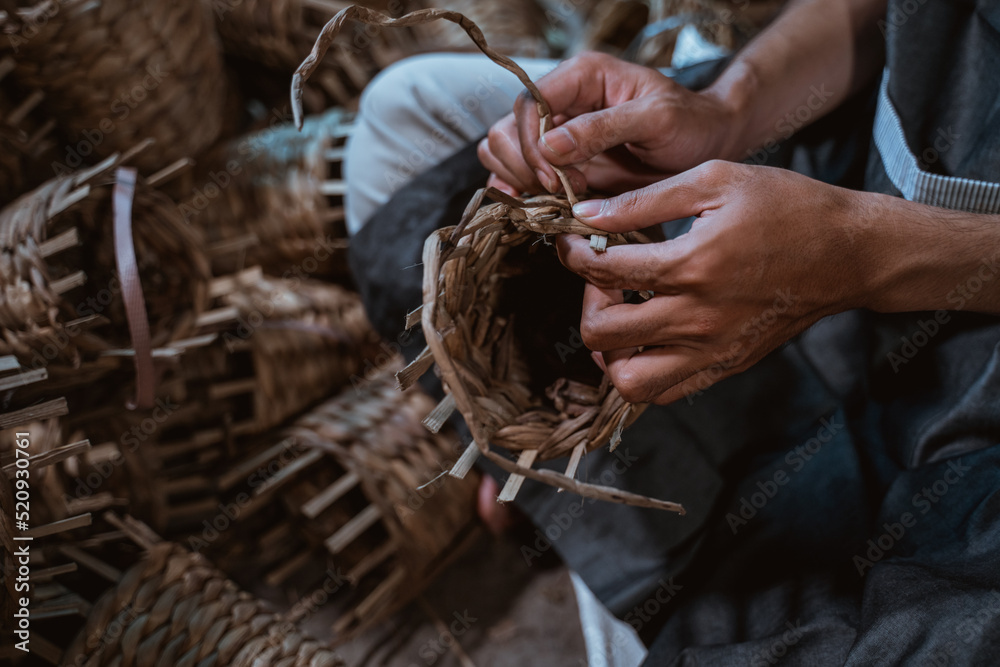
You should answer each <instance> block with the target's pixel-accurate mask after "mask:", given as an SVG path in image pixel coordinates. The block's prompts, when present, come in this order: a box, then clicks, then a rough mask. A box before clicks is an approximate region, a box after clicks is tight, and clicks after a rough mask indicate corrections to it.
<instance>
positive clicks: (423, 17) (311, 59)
mask: <svg viewBox="0 0 1000 667" xmlns="http://www.w3.org/2000/svg"><path fill="white" fill-rule="evenodd" d="M438 20H445V21H451V22H452V23H455V24H457V25H458V26H459V27H460V28H462V30H464V31H465V32H466V33H467V34H468V35H469V37H470V38H471V39H472V41H473V43H475V45H476V46H477V47H478V48H479V50H480V51H482V52H483V53H484V54H485V55H486V57H487V58H489V59H490V60H492V61H493V62H495V63H496V64H497V65H500V67H503V68H504V69H505V70H507V71H508V72H511V73H512V74H514V76H516V77H517V78H518V79H519V80H520V81H521V83H523V84H524V87H525V88H527V89H528V92H529V93H530V94H531V96H532V97H533V98H534V100H535V103H536V104H537V106H538V116H539V121H540V122H539V129H540V130H541V133H542V134H544V133H545V131H546V130H547V129H549V128H551V127H552V111H551V109H550V108H549V104H548V102H546V101H545V98H543V97H542V93H541V91H539V90H538V86H536V85H535V84H534V82H533V81H532V80H531V78H530V77H529V76H528V75H527V73H525V71H524V70H523V69H521V67H520V65H518V64H517V63H516V62H514V61H513V60H511V59H510V58H508V57H507V56H505V55H503V54H502V53H498V52H496V51H494V50H493V49H492V48H490V46H489V45H488V44H487V43H486V38H485V37H483V31H482V30H480V29H479V26H477V25H476V24H475V23H474V22H473V21H472V20H471V19H470V18H469V17H467V16H465V15H464V14H460V13H459V12H453V11H451V10H448V9H418V10H417V11H414V12H410V13H409V14H404V15H403V16H400V17H399V18H392V17H391V16H386V15H385V14H383V13H381V12H377V11H375V10H373V9H368V8H367V7H361V6H358V5H351V6H350V7H345V8H344V9H342V10H340V11H339V12H337V15H336V16H334V17H333V18H332V19H330V20H329V21H328V22H327V24H326V25H324V26H323V30H321V31H320V33H319V37H317V38H316V43H315V44H313V48H312V51H310V52H309V55H308V56H306V59H305V60H303V61H302V64H301V65H299V68H298V69H297V70H295V75H294V76H293V77H292V114H293V116H294V119H295V127H297V128H298V129H299V130H301V129H302V123H303V117H302V91H303V88H304V86H305V83H306V80H307V79H308V78H309V77H310V76H311V75H312V73H313V72H315V71H316V68H317V67H319V64H320V62H322V60H323V56H325V55H326V52H327V51H328V50H329V49H330V46H331V45H332V44H333V40H334V39H336V37H337V35H338V34H340V31H341V29H342V28H343V27H344V24H345V23H347V22H348V21H358V22H360V23H365V24H368V25H376V26H397V27H401V28H402V27H405V26H411V25H420V24H421V23H429V22H431V21H438ZM552 169H553V170H554V171H555V172H556V175H557V176H558V177H559V181H560V183H562V186H563V189H564V190H565V191H566V197H567V198H568V199H569V202H570V205H573V204H575V203H576V202H577V199H576V195H575V194H574V193H573V188H572V187H571V186H570V183H569V179H567V178H566V174H565V173H564V172H563V170H562V169H560V168H559V167H556V166H553V167H552Z"/></svg>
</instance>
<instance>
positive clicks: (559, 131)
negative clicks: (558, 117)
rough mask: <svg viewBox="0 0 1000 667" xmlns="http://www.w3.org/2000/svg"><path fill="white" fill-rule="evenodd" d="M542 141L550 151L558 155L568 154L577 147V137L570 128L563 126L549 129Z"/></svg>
mask: <svg viewBox="0 0 1000 667" xmlns="http://www.w3.org/2000/svg"><path fill="white" fill-rule="evenodd" d="M542 143H543V144H544V145H545V147H546V148H547V149H549V151H550V152H552V153H555V154H556V155H566V154H567V153H569V152H570V151H572V150H573V149H574V148H576V139H574V138H573V135H572V134H570V133H569V130H566V129H564V128H561V127H557V128H556V129H554V130H549V131H548V132H546V133H545V134H543V135H542Z"/></svg>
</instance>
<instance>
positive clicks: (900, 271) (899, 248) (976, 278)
mask: <svg viewBox="0 0 1000 667" xmlns="http://www.w3.org/2000/svg"><path fill="white" fill-rule="evenodd" d="M849 197H850V198H851V199H854V200H856V203H855V204H854V205H853V206H852V208H853V209H854V210H855V211H856V212H855V214H854V215H853V216H851V217H852V218H853V219H849V220H847V221H846V224H845V226H844V228H843V231H844V232H845V240H846V242H847V243H849V244H851V245H852V246H853V247H854V248H856V249H857V257H858V262H859V264H860V266H858V267H856V268H857V270H858V272H859V273H858V275H862V276H864V277H865V285H864V287H863V292H862V294H863V296H862V298H861V300H860V302H859V303H858V304H856V305H860V306H864V307H868V308H871V309H873V310H877V311H881V312H908V311H917V310H939V309H943V310H967V311H972V312H980V313H991V314H1000V215H984V214H976V213H963V212H960V211H950V210H946V209H941V208H937V207H934V206H926V205H924V204H914V203H913V202H908V201H905V200H903V199H900V198H898V197H890V196H888V195H879V194H872V193H852V194H851V195H850V196H849Z"/></svg>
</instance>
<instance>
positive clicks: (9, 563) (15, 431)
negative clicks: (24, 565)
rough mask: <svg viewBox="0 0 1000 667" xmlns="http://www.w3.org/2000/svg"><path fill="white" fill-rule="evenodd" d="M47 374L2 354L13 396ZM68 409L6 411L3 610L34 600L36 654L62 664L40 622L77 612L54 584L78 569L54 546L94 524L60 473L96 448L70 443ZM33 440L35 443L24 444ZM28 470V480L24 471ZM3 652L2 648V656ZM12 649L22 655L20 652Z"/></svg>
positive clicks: (3, 375)
mask: <svg viewBox="0 0 1000 667" xmlns="http://www.w3.org/2000/svg"><path fill="white" fill-rule="evenodd" d="M43 377H44V373H38V372H33V371H28V370H27V369H24V368H21V367H20V366H19V365H18V363H17V360H16V359H15V358H14V357H0V388H2V391H4V392H5V394H6V396H7V397H8V398H11V397H13V398H15V400H16V398H17V397H18V396H19V394H20V388H22V387H24V386H25V385H30V384H32V383H37V382H39V381H40V380H41V379H43ZM66 412H67V403H66V400H65V399H64V398H58V399H50V400H48V401H44V402H33V403H32V404H30V405H28V406H26V407H23V408H20V409H11V410H8V411H5V412H4V413H3V414H0V467H2V470H0V589H2V590H3V591H4V593H3V594H2V595H0V613H3V614H5V618H8V619H13V618H14V616H13V613H14V611H15V605H16V603H17V602H18V601H19V600H20V599H21V598H25V597H27V598H29V599H30V600H31V603H30V614H31V616H30V618H31V619H32V621H31V643H30V646H31V652H32V653H33V654H35V655H37V656H38V657H39V658H42V659H44V660H48V661H49V662H50V663H52V664H56V663H58V661H59V657H60V655H61V652H60V651H59V650H58V648H57V647H56V645H55V644H54V643H52V642H50V641H49V640H47V639H46V638H45V636H44V635H45V634H48V633H47V630H48V628H46V627H45V626H44V625H43V626H41V627H40V626H39V625H38V623H37V621H39V620H41V619H44V618H55V617H58V616H60V615H64V614H66V613H73V611H75V609H74V607H73V605H72V601H71V600H69V599H67V598H66V597H63V596H62V591H61V590H58V589H57V587H54V586H53V585H51V584H50V583H47V582H49V581H50V579H51V578H52V577H53V576H55V575H56V574H57V573H60V572H68V571H71V570H72V568H66V567H62V568H55V569H52V568H50V565H51V563H50V559H49V557H48V554H46V553H45V549H46V545H47V544H49V543H50V542H51V541H52V540H53V539H55V538H56V537H59V536H60V534H63V535H64V534H66V533H67V532H68V531H72V530H75V529H77V528H81V527H84V526H88V525H90V523H91V516H90V514H89V513H88V512H87V511H86V510H82V511H77V510H79V508H74V507H71V506H70V505H68V504H67V503H66V502H65V495H64V487H63V486H61V479H60V478H59V476H58V474H57V471H56V465H55V464H58V463H60V462H62V461H64V460H68V459H70V458H72V457H73V456H76V455H78V454H80V453H82V452H84V451H86V450H87V449H89V447H90V443H89V442H88V441H86V440H84V441H81V442H75V443H70V444H63V442H62V438H61V433H60V425H59V420H60V418H61V417H63V416H64V415H65V414H66ZM25 440H27V445H26V446H22V445H24V443H25ZM24 454H28V455H29V456H27V457H26V456H24ZM25 471H27V474H28V477H27V478H26V479H25V478H24V477H23V475H19V474H18V473H19V472H21V473H23V472H25ZM25 493H26V494H27V496H28V497H27V499H26V498H25V497H24V495H23V494H25ZM15 494H16V495H15ZM26 506H27V508H28V511H27V512H26V513H27V524H28V529H27V530H26V529H25V528H24V527H23V526H22V525H20V522H21V521H23V520H25V519H24V517H23V516H21V514H23V513H25V510H26ZM15 511H16V512H17V514H15ZM15 518H16V519H17V521H15ZM21 537H30V538H32V541H30V542H28V541H18V540H16V539H15V538H21ZM24 546H28V547H29V548H30V550H31V565H30V568H31V573H30V575H31V576H30V578H29V579H28V580H27V585H28V589H27V590H25V589H24V588H23V586H22V585H21V584H23V583H24V582H25V579H24V578H21V579H20V580H18V577H19V573H18V569H19V568H18V565H19V563H20V558H19V557H18V558H15V557H14V554H15V550H16V549H18V548H19V547H24ZM17 606H19V605H17ZM5 632H7V630H5ZM11 644H12V642H11V643H8V646H11ZM3 653H4V651H0V655H2V654H3ZM8 655H13V656H17V657H22V656H19V655H18V654H17V653H10V654H8Z"/></svg>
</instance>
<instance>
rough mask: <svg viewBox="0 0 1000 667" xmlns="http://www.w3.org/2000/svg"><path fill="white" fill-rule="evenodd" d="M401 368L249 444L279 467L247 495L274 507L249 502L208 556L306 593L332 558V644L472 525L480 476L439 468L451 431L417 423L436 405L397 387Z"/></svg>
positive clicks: (394, 603)
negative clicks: (274, 499) (248, 565)
mask: <svg viewBox="0 0 1000 667" xmlns="http://www.w3.org/2000/svg"><path fill="white" fill-rule="evenodd" d="M398 367H399V366H398V361H394V362H392V363H391V364H389V365H388V367H387V369H386V370H385V371H383V372H380V373H378V374H376V375H373V376H372V377H371V378H369V379H366V380H364V381H363V382H362V383H360V384H358V385H357V386H356V387H354V388H349V389H346V390H345V391H343V392H342V393H341V394H340V395H339V396H337V397H335V398H333V399H330V400H329V401H327V402H325V403H323V404H321V405H319V406H317V407H316V408H314V409H312V410H310V411H309V412H307V413H306V414H304V415H303V416H302V417H300V418H299V419H297V420H296V421H295V422H294V423H293V424H292V425H291V426H290V427H288V428H287V429H285V430H283V431H282V432H280V434H278V435H274V436H271V437H270V438H264V439H262V440H261V441H260V443H259V446H258V447H256V448H254V449H253V450H252V451H254V452H258V453H257V454H256V455H251V457H250V458H251V460H254V461H255V463H254V467H256V466H260V465H261V464H262V462H266V461H269V460H270V461H278V460H280V461H281V462H282V466H281V468H280V470H278V471H276V472H274V474H273V475H272V476H271V477H270V478H269V482H268V483H269V485H270V486H269V488H267V489H266V490H263V489H262V490H260V491H257V492H255V495H256V497H258V498H259V500H258V501H253V502H260V503H263V502H264V500H263V497H265V496H266V494H272V493H276V494H278V497H279V498H280V502H281V505H282V508H283V510H282V511H281V512H280V513H275V512H270V513H265V512H261V513H257V514H254V512H255V511H256V510H257V509H258V508H257V507H256V505H254V504H253V502H252V503H251V504H249V505H247V506H246V509H245V510H244V514H245V515H248V516H249V515H251V514H253V516H250V518H248V519H247V520H246V521H244V522H243V524H242V525H240V524H237V528H236V529H235V530H232V531H230V532H229V533H227V534H226V535H224V536H223V537H222V539H221V540H220V543H219V544H218V545H217V546H218V552H217V553H219V557H218V558H217V562H220V563H237V562H244V563H245V562H247V561H253V562H254V563H255V573H256V574H255V575H254V576H255V578H259V579H260V580H263V581H265V582H267V583H269V584H270V585H280V584H283V583H284V582H286V581H295V582H296V585H297V586H299V587H302V588H304V589H306V590H308V589H309V587H310V585H318V584H316V577H315V576H311V575H310V572H312V573H314V574H318V573H322V571H323V569H324V568H329V567H331V566H332V567H333V568H334V569H335V571H336V572H338V573H340V575H341V576H343V577H344V578H345V579H346V580H348V581H350V582H351V589H352V590H351V591H350V592H347V591H343V590H341V591H339V592H340V594H341V596H342V597H343V599H345V600H346V602H345V606H344V607H342V613H341V615H340V617H339V618H338V620H337V622H336V624H335V626H334V632H335V634H336V636H337V639H338V640H344V639H347V638H350V637H352V636H355V635H356V634H357V633H360V632H363V631H364V630H365V629H366V628H369V627H371V626H372V625H374V624H377V623H379V622H380V621H382V620H384V619H385V618H387V617H388V615H389V614H391V613H393V612H394V611H395V610H397V609H399V608H400V607H402V606H403V605H404V604H406V603H407V602H408V601H410V600H411V599H413V597H414V596H416V595H417V594H419V593H420V592H421V591H422V590H423V589H424V588H425V587H426V586H427V585H429V584H430V583H431V581H432V580H433V578H434V576H436V574H437V573H438V572H439V571H440V569H441V568H442V567H443V566H444V565H446V564H447V562H449V559H450V558H451V557H453V556H454V555H456V553H457V547H458V545H459V543H460V542H461V540H462V538H463V537H464V536H466V535H467V534H468V531H469V530H470V529H471V527H472V525H473V523H474V521H475V497H476V489H477V487H478V476H477V475H475V474H471V475H469V477H468V478H467V479H464V480H459V479H455V478H450V477H447V476H441V475H442V473H443V471H445V470H447V469H449V468H450V467H451V465H452V464H453V463H454V462H455V460H456V459H457V457H458V452H457V448H458V447H459V443H458V440H457V437H456V435H455V433H454V432H453V431H448V430H445V431H444V432H442V433H439V434H432V433H430V432H428V431H427V430H426V429H425V428H424V426H423V425H422V424H421V420H422V419H423V416H424V415H425V414H426V413H427V411H428V410H430V409H431V407H433V402H432V401H431V400H430V399H429V397H427V396H426V395H425V394H423V393H422V392H420V391H419V390H410V391H407V392H405V393H401V392H399V391H398V390H397V389H396V386H395V381H394V379H393V377H392V371H393V370H395V369H396V368H398ZM290 453H291V454H294V456H291V455H290ZM248 469H249V467H248ZM421 487H423V488H421ZM318 563H320V564H323V565H320V566H317V564H318Z"/></svg>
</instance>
